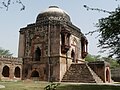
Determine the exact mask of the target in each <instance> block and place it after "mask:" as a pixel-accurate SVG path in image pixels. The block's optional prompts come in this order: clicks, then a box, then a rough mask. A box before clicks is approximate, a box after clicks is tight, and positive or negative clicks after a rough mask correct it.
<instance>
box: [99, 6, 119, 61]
mask: <svg viewBox="0 0 120 90" xmlns="http://www.w3.org/2000/svg"><path fill="white" fill-rule="evenodd" d="M97 28H98V29H99V47H101V48H102V49H105V50H107V49H109V53H110V57H112V56H115V57H116V58H117V59H119V58H120V8H119V7H118V8H116V10H115V11H114V12H112V14H110V16H108V17H106V18H102V19H100V20H99V22H98V23H97Z"/></svg>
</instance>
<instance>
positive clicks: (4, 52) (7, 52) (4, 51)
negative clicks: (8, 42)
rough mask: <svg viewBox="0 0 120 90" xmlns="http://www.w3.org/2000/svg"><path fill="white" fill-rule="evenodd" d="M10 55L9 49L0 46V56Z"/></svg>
mask: <svg viewBox="0 0 120 90" xmlns="http://www.w3.org/2000/svg"><path fill="white" fill-rule="evenodd" d="M2 55H4V56H12V55H13V54H12V53H11V52H10V51H9V50H5V49H3V48H1V47H0V56H2Z"/></svg>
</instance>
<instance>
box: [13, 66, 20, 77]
mask: <svg viewBox="0 0 120 90" xmlns="http://www.w3.org/2000/svg"><path fill="white" fill-rule="evenodd" d="M14 75H15V77H17V78H20V68H19V67H16V68H15V71H14Z"/></svg>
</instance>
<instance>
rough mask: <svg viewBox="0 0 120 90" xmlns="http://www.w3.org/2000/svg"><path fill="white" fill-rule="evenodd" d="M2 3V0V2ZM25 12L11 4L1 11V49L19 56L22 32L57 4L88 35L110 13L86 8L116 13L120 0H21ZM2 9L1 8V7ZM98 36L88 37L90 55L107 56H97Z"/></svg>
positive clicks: (19, 6)
mask: <svg viewBox="0 0 120 90" xmlns="http://www.w3.org/2000/svg"><path fill="white" fill-rule="evenodd" d="M1 1H2V0H0V3H1ZM13 1H15V0H13ZM21 1H22V2H23V4H24V5H25V10H24V11H20V8H21V5H19V4H11V5H10V7H9V9H8V11H6V9H5V8H4V9H0V47H2V48H4V49H8V50H10V52H12V53H13V56H15V57H17V56H18V44H19V30H20V28H23V27H26V26H27V25H28V24H31V23H34V22H35V21H36V17H37V15H38V14H39V13H41V12H42V11H44V10H46V9H47V8H48V7H49V6H51V5H55V6H58V7H59V8H61V9H63V10H64V11H66V12H67V13H68V14H69V15H70V18H71V21H72V23H73V24H74V25H76V26H77V27H78V28H80V29H81V31H82V32H83V33H84V34H85V33H88V32H89V31H93V30H96V29H97V28H96V27H95V24H96V23H97V22H98V19H100V18H104V17H107V16H108V15H109V14H107V13H103V12H98V11H87V10H86V9H85V8H84V7H83V5H87V6H89V7H95V8H101V9H105V10H108V11H113V10H115V8H116V7H118V4H119V3H120V1H115V0H21ZM0 6H2V5H1V4H0ZM97 35H98V34H97V33H96V34H93V35H92V36H90V35H87V36H86V37H87V39H88V42H89V46H88V52H89V53H90V54H92V55H103V56H104V55H107V53H98V51H99V50H100V48H98V47H97V44H98V38H95V37H96V36H97Z"/></svg>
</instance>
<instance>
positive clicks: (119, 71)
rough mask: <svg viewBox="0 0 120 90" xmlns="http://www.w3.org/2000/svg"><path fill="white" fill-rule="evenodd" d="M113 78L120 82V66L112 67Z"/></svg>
mask: <svg viewBox="0 0 120 90" xmlns="http://www.w3.org/2000/svg"><path fill="white" fill-rule="evenodd" d="M111 78H112V80H113V81H115V82H120V68H115V69H111Z"/></svg>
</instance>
